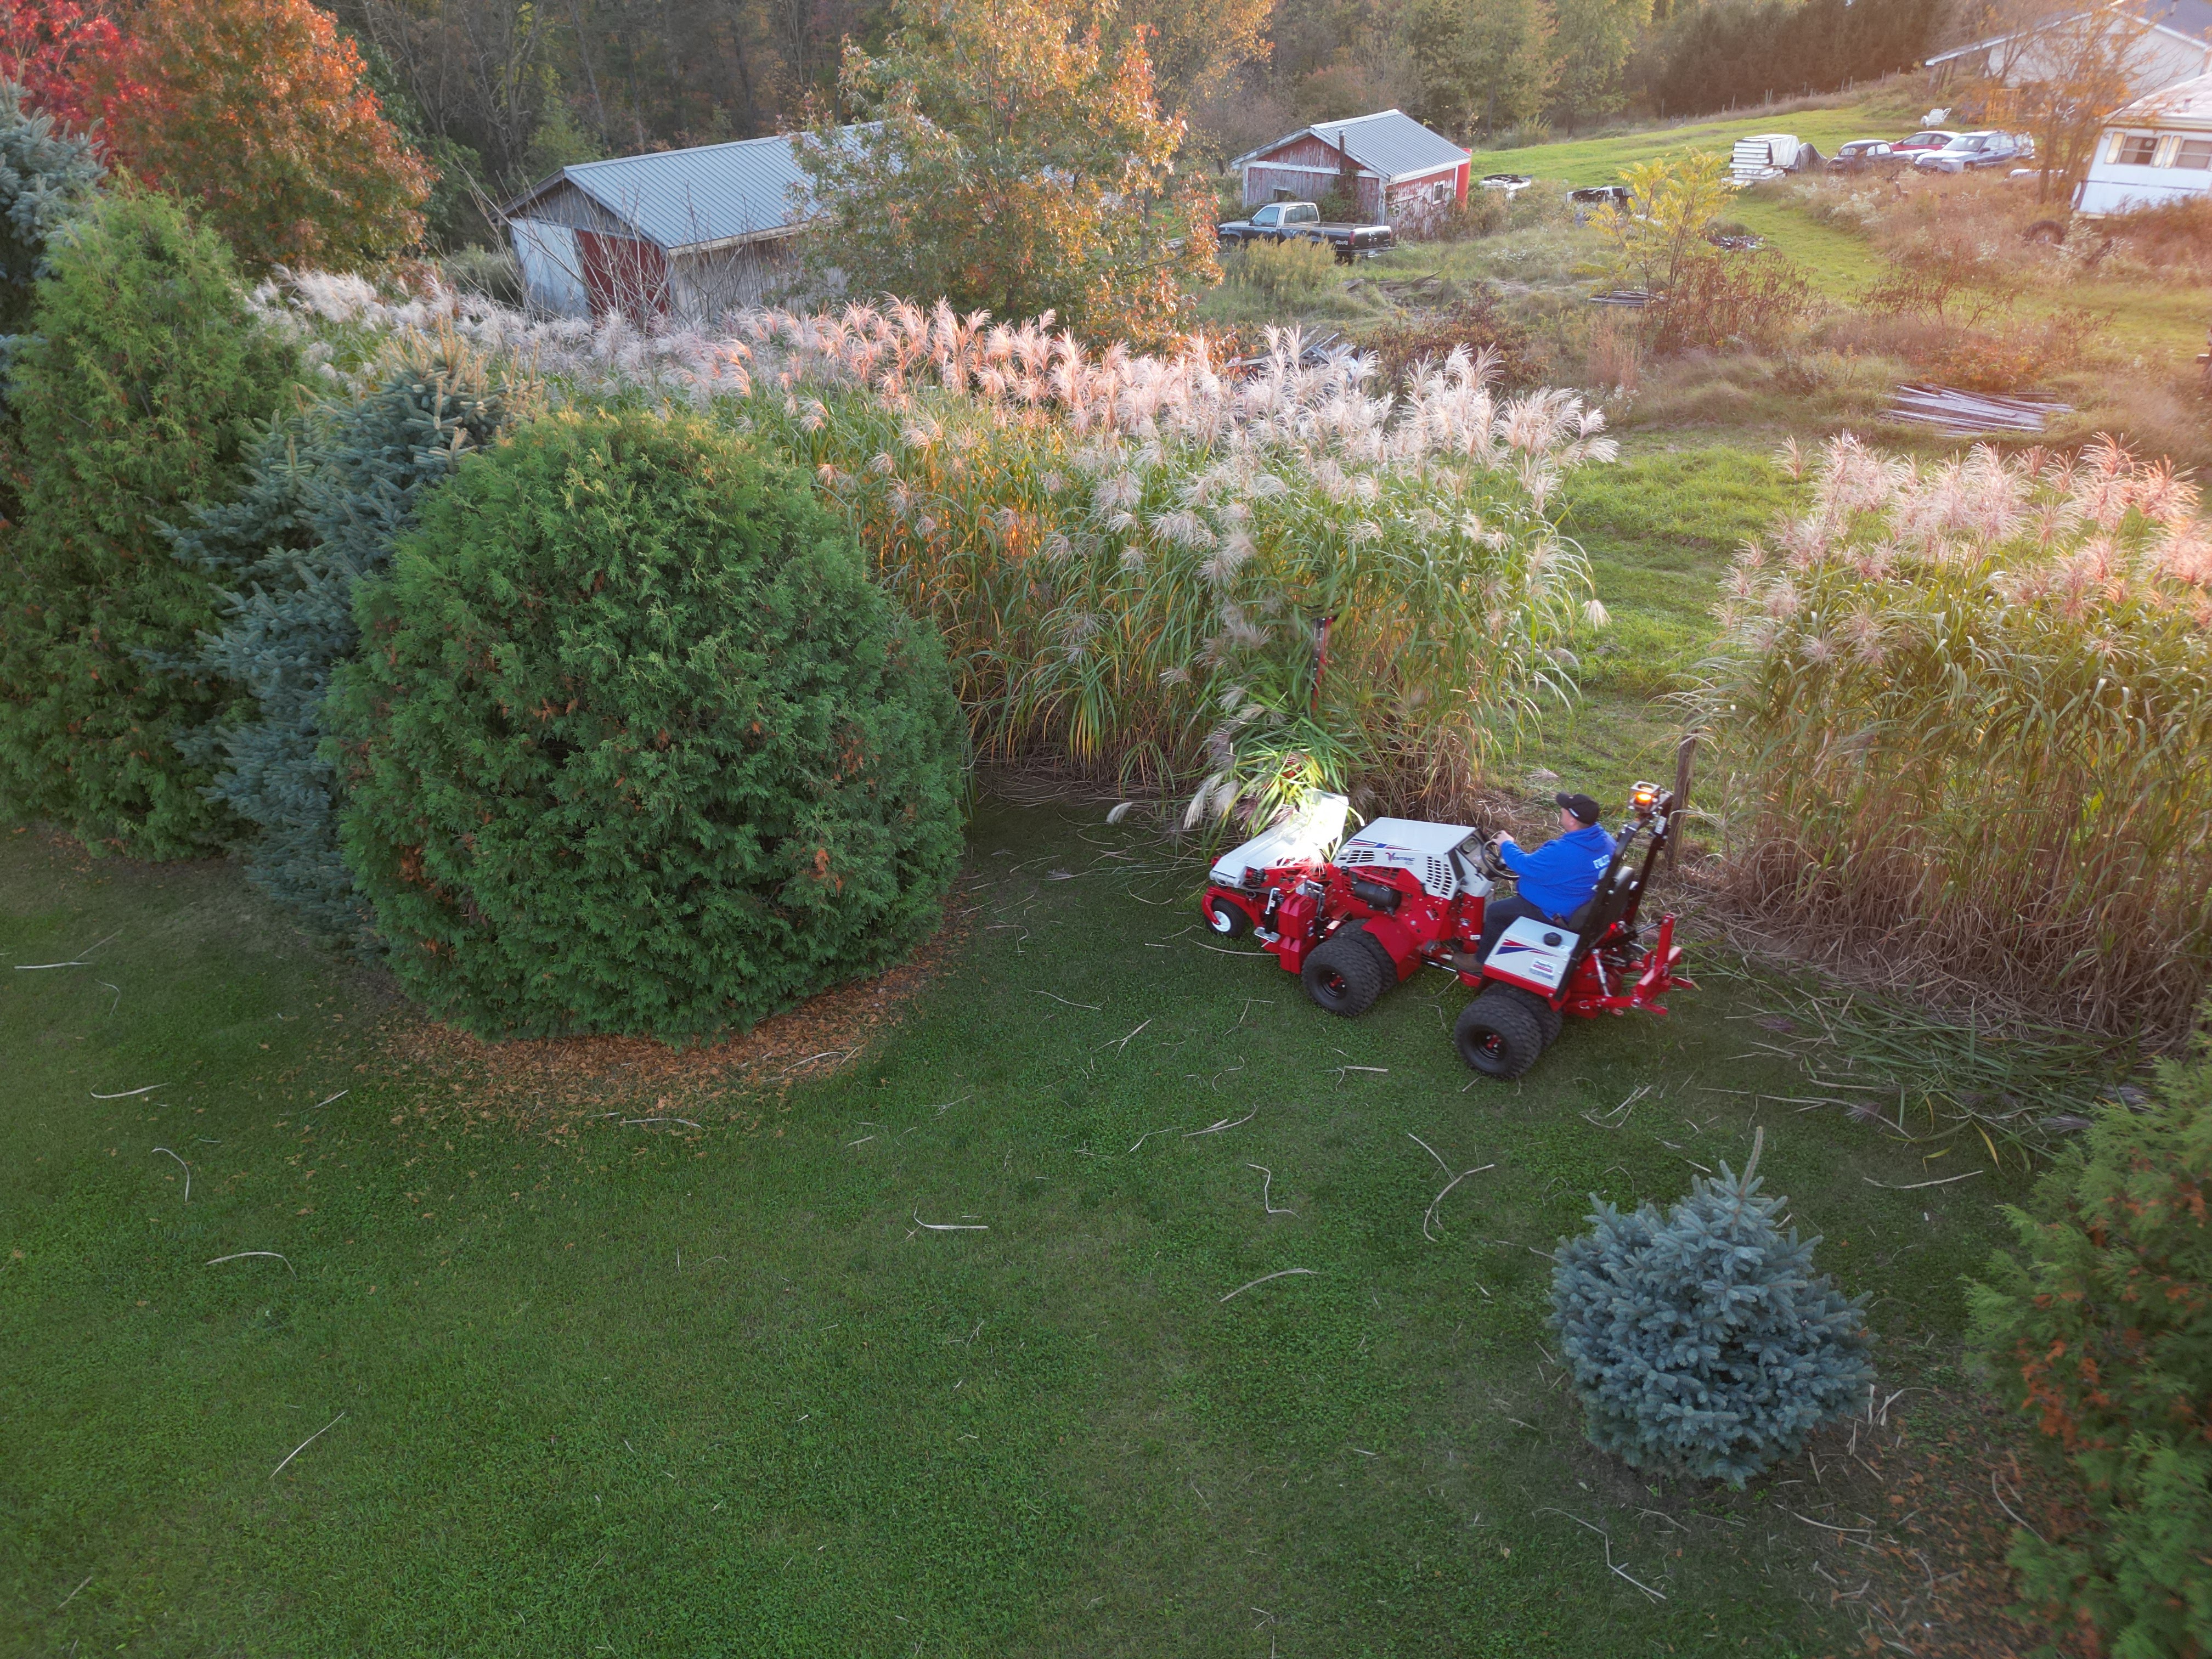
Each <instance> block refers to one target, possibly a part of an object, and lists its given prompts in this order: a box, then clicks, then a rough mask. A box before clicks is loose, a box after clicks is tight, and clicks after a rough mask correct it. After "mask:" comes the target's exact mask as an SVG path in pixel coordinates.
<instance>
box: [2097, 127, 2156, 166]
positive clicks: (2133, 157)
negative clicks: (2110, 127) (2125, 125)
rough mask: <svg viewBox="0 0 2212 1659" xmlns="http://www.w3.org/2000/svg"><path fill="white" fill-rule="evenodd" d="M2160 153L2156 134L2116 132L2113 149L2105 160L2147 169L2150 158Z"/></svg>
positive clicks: (2108, 152)
mask: <svg viewBox="0 0 2212 1659" xmlns="http://www.w3.org/2000/svg"><path fill="white" fill-rule="evenodd" d="M2157 153H2158V135H2157V134H2156V133H2154V132H2116V133H2114V134H2113V135H2112V148H2111V149H2109V150H2107V151H2106V155H2105V159H2106V161H2111V162H2112V163H2114V164H2116V165H2117V166H2119V167H2148V166H2149V165H2150V158H2151V157H2152V156H2153V155H2156V154H2157Z"/></svg>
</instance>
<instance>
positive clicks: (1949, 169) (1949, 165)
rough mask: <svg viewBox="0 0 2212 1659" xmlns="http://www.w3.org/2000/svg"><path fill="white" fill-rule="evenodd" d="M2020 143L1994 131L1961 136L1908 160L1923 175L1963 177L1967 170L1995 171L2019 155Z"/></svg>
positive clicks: (2009, 136)
mask: <svg viewBox="0 0 2212 1659" xmlns="http://www.w3.org/2000/svg"><path fill="white" fill-rule="evenodd" d="M2020 149H2021V146H2020V140H2019V139H2017V138H2015V137H2013V136H2012V134H2010V133H2009V132H1999V131H1996V129H1995V128H1994V127H1992V128H1990V129H1989V130H1988V131H1984V132H1962V133H1960V135H1959V136H1958V137H1956V138H1954V139H1953V140H1952V141H1951V142H1950V143H1948V144H1946V145H1944V146H1943V148H1942V149H1939V150H1932V151H1929V153H1927V154H1925V155H1916V156H1914V157H1913V158H1912V165H1913V166H1914V167H1918V168H1919V169H1920V170H1921V171H1922V172H1923V173H1964V172H1966V170H1967V169H1968V168H1969V167H2003V166H2004V165H2005V164H2006V163H2007V162H2008V161H2013V160H2014V159H2015V158H2016V157H2017V156H2018V155H2020Z"/></svg>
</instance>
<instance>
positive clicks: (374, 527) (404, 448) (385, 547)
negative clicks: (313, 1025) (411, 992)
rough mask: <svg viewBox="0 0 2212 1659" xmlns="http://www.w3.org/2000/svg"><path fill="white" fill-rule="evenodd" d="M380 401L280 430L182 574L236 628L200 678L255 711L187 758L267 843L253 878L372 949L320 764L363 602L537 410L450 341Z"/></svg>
mask: <svg viewBox="0 0 2212 1659" xmlns="http://www.w3.org/2000/svg"><path fill="white" fill-rule="evenodd" d="M363 378H364V380H365V382H366V385H367V388H368V389H367V390H366V392H363V393H362V394H361V395H360V396H358V397H354V398H338V399H337V400H334V401H333V402H331V403H329V404H325V405H323V406H321V407H319V408H318V409H315V410H311V411H310V412H309V413H308V414H307V416H304V417H302V418H301V419H299V420H296V421H292V422H285V423H283V425H280V426H277V427H275V428H271V429H270V433H269V435H268V436H267V437H266V438H265V439H264V441H263V442H262V444H261V446H260V447H259V448H258V451H257V452H256V453H255V455H254V458H253V464H252V473H251V476H250V477H249V479H248V482H247V484H246V489H244V490H243V491H242V492H241V493H240V495H239V498H238V499H237V500H236V501H231V502H228V503H226V504H224V505H222V506H221V507H206V508H203V509H201V511H200V512H199V513H198V514H197V523H196V524H195V525H194V526H193V527H192V528H191V529H190V530H187V531H179V532H174V533H173V536H172V541H173V544H174V548H175V551H176V555H177V556H178V557H179V558H180V559H183V560H185V561H186V562H189V563H191V564H193V565H195V566H197V568H200V569H203V570H206V571H209V572H210V573H211V574H214V575H215V576H216V579H217V581H218V583H219V584H220V586H222V588H224V589H225V590H226V591H225V592H224V593H223V596H222V611H223V623H222V628H221V629H220V630H219V631H218V632H216V634H215V635H213V636H212V637H211V638H210V639H208V640H207V641H205V642H204V650H203V651H202V652H201V653H200V654H199V655H198V657H197V659H195V662H194V663H193V665H192V666H193V668H194V670H195V671H197V672H198V673H201V674H203V675H212V676H214V677H216V678H219V679H223V680H228V681H233V682H235V683H236V684H239V685H240V686H241V687H243V688H244V690H245V691H246V699H245V700H244V701H243V702H241V704H240V707H238V708H236V709H234V711H233V714H232V715H231V717H230V718H229V719H228V720H224V721H223V722H222V724H220V725H218V726H210V727H208V728H205V729H204V730H203V731H202V732H199V733H197V735H196V737H195V738H193V739H192V740H191V742H189V743H188V744H187V750H188V752H189V753H190V755H191V757H193V758H194V759H197V760H201V761H208V760H213V761H215V762H216V764H217V765H218V767H219V768H220V769H219V771H218V772H217V775H216V781H215V784H214V792H215V793H216V796H217V798H218V799H221V800H222V801H223V802H224V803H225V804H226V805H228V806H229V807H230V809H231V810H232V811H234V812H235V813H237V814H238V816H239V817H241V818H243V819H245V820H246V822H247V823H251V824H252V825H253V826H254V827H255V829H256V832H257V833H256V834H254V835H253V836H252V838H251V839H249V840H248V841H247V842H246V844H245V848H244V851H245V854H246V874H247V877H248V878H249V879H251V880H252V883H253V884H254V885H255V886H257V887H258V888H260V889H261V890H263V891H264V892H266V893H269V894H270V895H271V896H274V897H276V899H278V900H280V901H282V902H283V903H284V904H285V905H287V906H288V907H289V908H290V909H291V910H292V911H293V912H294V914H295V915H297V916H298V917H299V918H300V919H301V921H302V922H304V923H305V924H306V925H307V927H309V928H310V929H312V930H313V931H314V932H316V933H320V934H323V935H325V937H328V938H332V939H344V940H346V941H348V942H349V943H351V944H353V945H355V946H356V948H360V949H364V950H366V949H368V948H371V946H372V945H373V941H374V937H375V935H374V932H373V930H372V928H371V927H370V924H369V919H368V908H367V907H366V905H364V904H363V903H362V900H361V897H360V896H359V895H358V894H356V892H355V891H354V884H353V875H352V872H349V870H348V869H347V868H346V866H345V860H344V859H343V856H342V855H341V854H340V853H339V851H338V837H337V806H338V792H337V769H336V767H335V766H334V765H333V764H332V763H331V761H330V760H329V759H328V758H327V757H325V756H323V755H322V754H320V753H319V746H320V744H321V742H322V738H323V735H324V734H323V728H322V720H321V708H322V703H323V698H324V696H325V694H326V693H327V692H328V691H329V690H330V684H331V671H332V670H333V669H334V668H335V667H336V666H337V664H338V663H339V661H341V660H342V659H344V658H346V657H349V656H350V655H352V653H353V651H354V648H355V647H356V642H357V641H358V640H359V638H360V635H359V632H358V630H357V629H356V628H355V626H354V619H353V599H354V589H355V586H356V584H358V583H359V582H360V581H361V580H362V579H364V578H366V577H369V576H374V575H377V574H380V573H381V572H382V571H383V570H384V569H385V568H386V566H388V565H389V564H390V562H391V559H392V543H393V540H394V538H397V537H398V535H399V534H400V533H401V532H404V531H405V530H407V529H408V528H410V526H412V525H413V524H414V522H415V513H416V507H418V506H419V505H420V503H421V501H422V499H423V497H424V495H425V494H426V493H427V492H428V491H429V490H431V489H435V488H436V487H437V486H438V485H439V484H441V483H443V482H444V481H445V480H446V479H447V478H448V477H451V476H452V475H453V470H454V469H455V468H456V467H457V466H459V465H460V463H461V461H462V459H463V458H464V457H466V456H469V455H472V454H474V453H477V451H478V450H480V449H482V448H483V447H485V446H486V445H487V444H489V443H491V442H492V441H494V440H495V438H496V437H497V436H498V435H500V434H501V432H502V431H503V430H505V429H506V428H507V427H508V426H509V425H510V424H511V423H512V422H513V421H514V420H515V419H516V418H517V416H518V415H519V414H520V413H523V412H526V411H527V410H530V409H531V408H532V407H534V405H535V402H536V398H537V390H536V387H535V386H533V385H532V383H530V382H529V381H528V380H526V379H517V378H516V377H514V376H513V375H512V374H508V373H507V372H504V371H502V370H500V369H498V368H495V367H494V366H493V365H492V363H491V362H489V360H488V359H487V358H486V357H485V356H483V353H481V352H479V351H477V350H476V349H473V348H471V346H469V345H467V344H466V343H464V342H462V341H460V340H459V339H457V338H455V337H453V336H452V335H450V334H448V335H446V336H444V337H436V338H432V337H424V336H421V335H411V334H410V335H405V336H403V337H401V338H400V339H399V340H398V342H397V343H394V344H393V345H392V347H391V348H390V349H389V350H388V353H387V356H386V358H385V359H384V361H382V362H379V363H377V364H375V365H373V366H372V367H371V368H370V369H369V370H368V373H367V374H366V375H365V376H364V377H363Z"/></svg>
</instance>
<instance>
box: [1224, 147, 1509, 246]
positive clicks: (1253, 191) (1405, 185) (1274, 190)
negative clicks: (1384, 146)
mask: <svg viewBox="0 0 2212 1659" xmlns="http://www.w3.org/2000/svg"><path fill="white" fill-rule="evenodd" d="M1356 166H1357V164H1355V163H1352V161H1350V159H1349V158H1348V157H1347V156H1346V155H1345V153H1344V152H1343V151H1342V150H1340V149H1337V148H1336V146H1335V145H1334V144H1331V143H1328V142H1327V141H1325V140H1323V139H1322V138H1320V137H1316V135H1314V134H1311V133H1301V134H1298V135H1297V137H1293V138H1290V139H1286V140H1285V141H1284V142H1283V143H1279V144H1273V145H1269V146H1267V148H1265V149H1260V150H1256V151H1255V152H1253V154H1252V155H1251V156H1250V158H1249V160H1247V161H1245V163H1244V192H1243V195H1244V207H1245V210H1246V211H1247V212H1249V211H1250V210H1252V209H1254V208H1256V207H1261V206H1263V205H1264V204H1267V203H1269V202H1273V201H1281V200H1292V201H1301V202H1313V201H1318V200H1320V199H1321V198H1322V197H1323V196H1326V195H1327V194H1328V192H1329V191H1330V190H1331V189H1333V188H1334V187H1335V185H1336V184H1337V182H1338V180H1339V179H1340V178H1342V177H1343V176H1344V171H1345V169H1346V167H1356ZM1468 173H1469V164H1468V162H1466V161H1459V162H1454V163H1448V164H1445V165H1443V166H1440V167H1433V168H1431V169H1428V170H1426V171H1424V172H1421V173H1413V174H1409V175H1407V176H1406V177H1403V178H1400V179H1395V180H1389V181H1385V180H1384V179H1383V178H1382V177H1381V176H1380V175H1378V174H1377V173H1375V172H1373V171H1372V170H1370V169H1369V168H1365V167H1357V171H1356V173H1355V186H1354V189H1353V192H1352V194H1353V198H1354V200H1355V202H1356V203H1357V208H1356V211H1357V213H1358V217H1359V218H1360V219H1361V220H1362V221H1363V222H1368V223H1383V224H1388V225H1389V226H1390V227H1391V228H1393V229H1395V230H1396V231H1397V232H1399V233H1400V234H1401V235H1413V236H1419V235H1424V234H1430V233H1431V232H1433V231H1434V230H1435V229H1436V228H1437V227H1438V225H1439V224H1440V223H1441V222H1443V219H1444V218H1445V217H1446V216H1447V215H1449V213H1450V211H1451V210H1452V208H1453V207H1454V205H1455V204H1462V205H1463V204H1465V203H1466V201H1467V191H1468ZM1439 186H1441V189H1439V188H1438V187H1439Z"/></svg>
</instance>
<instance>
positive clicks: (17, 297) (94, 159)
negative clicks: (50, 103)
mask: <svg viewBox="0 0 2212 1659" xmlns="http://www.w3.org/2000/svg"><path fill="white" fill-rule="evenodd" d="M106 171H107V169H106V167H102V166H101V165H100V157H99V155H97V153H95V152H94V149H93V147H92V141H91V140H90V139H89V138H87V137H82V135H81V134H76V133H69V132H57V131H55V130H54V119H53V117H52V116H51V115H41V114H40V113H38V112H36V111H34V110H33V109H31V108H29V107H28V106H26V105H25V103H24V102H23V88H21V87H19V86H17V85H16V84H15V82H13V81H0V362H5V361H6V358H5V354H6V353H8V352H9V351H10V350H12V349H13V346H14V343H15V338H16V337H17V336H19V335H20V334H21V332H22V330H23V327H24V325H25V324H26V323H27V322H28V321H29V319H30V315H31V307H32V304H33V300H34V299H35V297H36V296H35V292H34V286H33V285H34V284H35V283H37V282H38V280H39V278H40V277H41V276H45V275H46V273H47V265H46V239H47V238H48V237H49V236H51V235H52V234H53V231H54V228H55V227H56V226H57V225H58V224H60V223H61V222H62V221H63V220H64V219H66V218H68V217H69V216H70V215H71V214H73V213H75V212H76V211H77V210H78V209H80V208H81V207H82V206H83V205H84V204H85V202H86V201H87V200H88V199H89V198H90V197H91V195H92V192H93V190H94V186H96V185H98V184H99V183H100V179H101V177H102V176H103V175H104V174H105V173H106Z"/></svg>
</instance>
